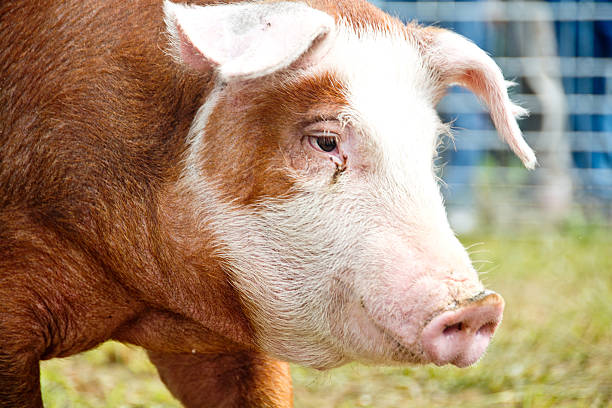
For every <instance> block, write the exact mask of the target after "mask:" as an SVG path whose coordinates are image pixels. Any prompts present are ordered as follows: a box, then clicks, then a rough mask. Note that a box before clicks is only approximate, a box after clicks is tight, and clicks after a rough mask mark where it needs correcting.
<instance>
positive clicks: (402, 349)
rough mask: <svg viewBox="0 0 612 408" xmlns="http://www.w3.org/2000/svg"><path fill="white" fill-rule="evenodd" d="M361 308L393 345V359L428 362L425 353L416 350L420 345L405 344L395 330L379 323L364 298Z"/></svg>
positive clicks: (405, 361) (420, 362) (406, 361)
mask: <svg viewBox="0 0 612 408" xmlns="http://www.w3.org/2000/svg"><path fill="white" fill-rule="evenodd" d="M360 308H361V310H362V312H363V315H364V316H366V318H367V319H368V321H369V322H370V324H371V325H372V326H373V327H374V328H376V330H377V331H378V332H379V333H380V334H381V336H382V337H383V338H384V339H385V341H386V342H387V344H388V345H389V346H391V347H390V348H391V350H392V352H391V359H392V360H393V361H395V362H398V363H412V364H426V363H428V362H429V361H427V359H426V356H425V354H424V353H423V352H422V351H421V350H419V351H415V349H417V350H418V349H420V347H418V346H417V347H415V346H416V345H415V344H412V345H407V344H405V343H404V342H403V341H402V340H401V339H400V338H399V336H398V335H397V334H395V333H394V332H393V330H391V329H388V328H387V327H385V326H384V325H382V324H381V323H379V322H378V321H377V320H376V319H375V318H374V317H373V316H372V314H371V313H370V312H369V311H368V308H367V307H366V304H365V302H364V301H363V299H362V300H361V301H360Z"/></svg>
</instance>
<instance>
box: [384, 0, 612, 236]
mask: <svg viewBox="0 0 612 408" xmlns="http://www.w3.org/2000/svg"><path fill="white" fill-rule="evenodd" d="M372 3H374V4H375V5H377V6H378V7H380V8H382V9H383V10H385V11H387V12H388V13H390V14H392V15H395V16H397V17H399V18H401V19H402V20H404V21H412V20H416V21H418V22H420V23H423V24H434V25H438V26H441V27H446V28H450V29H453V30H454V31H456V32H458V33H460V34H462V35H464V36H466V37H468V38H470V39H471V40H472V41H474V42H475V43H476V44H477V45H479V46H480V47H481V48H483V49H484V50H485V51H487V52H489V53H490V54H491V55H492V56H493V57H494V59H495V61H496V62H497V63H498V65H500V67H501V68H502V70H503V71H504V75H505V76H506V78H509V79H511V80H513V81H515V82H516V83H517V85H516V86H515V87H513V88H512V89H511V94H512V98H513V99H514V100H515V101H517V102H519V103H520V104H521V105H522V106H524V107H526V108H528V109H529V111H530V112H531V114H530V116H529V117H528V118H526V119H523V120H522V121H521V128H522V129H523V130H524V133H525V136H526V139H527V140H528V142H529V143H530V144H531V146H532V147H534V149H535V150H536V152H537V154H538V158H539V162H540V166H539V167H538V168H537V169H536V170H535V171H533V172H527V171H525V170H524V169H521V168H520V164H519V162H518V160H516V159H514V158H513V157H512V156H511V154H510V153H509V152H508V149H507V147H506V146H504V145H503V143H502V142H500V141H499V139H498V138H497V136H496V132H495V130H494V128H493V126H492V124H491V121H490V119H489V118H488V114H487V113H486V111H485V110H484V108H483V106H482V105H481V104H480V103H479V101H478V100H477V98H476V97H474V96H473V95H472V94H470V93H468V92H466V91H463V90H459V89H452V90H451V91H450V92H449V94H448V95H447V97H445V98H444V99H443V100H442V102H441V103H440V104H439V106H438V111H439V112H440V115H441V116H442V118H443V119H444V120H447V121H452V122H453V128H454V134H455V138H454V141H452V142H447V146H446V148H445V149H444V151H443V153H442V157H441V162H443V163H444V164H445V165H444V167H443V168H442V169H441V175H442V178H443V179H444V181H445V183H444V185H443V192H444V195H445V198H446V201H447V208H448V210H449V218H450V220H451V223H452V224H453V226H454V227H455V228H456V229H457V230H459V231H468V230H471V229H473V228H475V227H477V226H479V225H480V226H481V225H482V224H487V225H497V226H500V225H501V226H507V225H519V224H540V223H543V222H545V223H559V222H563V221H574V222H578V223H589V224H597V225H602V226H605V227H610V226H612V3H610V2H609V1H497V0H490V1H372Z"/></svg>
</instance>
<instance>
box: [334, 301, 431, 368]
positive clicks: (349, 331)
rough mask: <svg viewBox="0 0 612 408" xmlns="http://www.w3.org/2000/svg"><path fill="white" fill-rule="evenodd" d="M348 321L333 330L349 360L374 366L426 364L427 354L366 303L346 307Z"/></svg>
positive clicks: (345, 320) (354, 303)
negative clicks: (369, 310)
mask: <svg viewBox="0 0 612 408" xmlns="http://www.w3.org/2000/svg"><path fill="white" fill-rule="evenodd" d="M343 314H344V315H345V317H346V319H341V320H342V322H343V323H342V324H337V325H335V326H334V327H332V332H333V333H334V335H335V336H337V337H338V338H339V339H340V341H341V342H342V343H343V344H344V347H343V349H344V351H345V354H346V355H347V356H348V357H349V359H350V360H354V361H359V362H362V363H372V364H423V363H428V362H429V361H427V359H426V357H425V354H424V353H423V352H422V350H421V349H420V347H418V345H416V344H407V343H406V342H405V341H403V340H402V339H401V338H400V336H399V335H397V334H396V333H394V332H393V330H391V329H389V328H387V327H386V326H385V325H384V324H383V323H380V322H378V321H377V320H376V319H375V318H374V317H373V316H372V315H371V314H370V313H369V312H368V310H367V308H366V307H365V305H364V302H352V303H351V304H349V305H345V306H344V313H343Z"/></svg>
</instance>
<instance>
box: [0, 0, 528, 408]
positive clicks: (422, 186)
mask: <svg viewBox="0 0 612 408" xmlns="http://www.w3.org/2000/svg"><path fill="white" fill-rule="evenodd" d="M0 64H1V73H2V75H1V76H0V118H1V120H0V305H1V306H0V406H1V407H41V406H42V398H41V391H40V384H39V362H40V361H41V360H46V359H51V358H55V357H65V356H69V355H73V354H75V353H79V352H82V351H85V350H89V349H92V348H94V347H96V346H97V345H99V344H100V343H102V342H104V341H107V340H110V339H113V340H116V341H119V342H124V343H128V344H133V345H137V346H141V347H143V348H144V349H146V350H147V352H148V355H149V356H150V359H151V361H152V362H153V363H154V364H155V365H156V367H157V369H158V371H159V374H160V377H161V379H162V381H163V382H164V383H165V384H166V385H167V387H168V388H169V389H170V391H171V392H172V394H173V395H174V396H176V398H177V399H178V400H180V401H181V402H182V403H183V404H184V405H185V406H186V407H289V406H292V391H291V377H290V373H289V368H288V362H293V363H297V364H302V365H305V366H309V367H314V368H317V369H321V370H325V369H329V368H332V367H337V366H340V365H342V364H345V363H347V362H350V361H361V362H365V363H371V364H428V363H433V364H436V365H444V364H454V365H456V366H459V367H466V366H469V365H471V364H473V363H475V362H476V361H477V360H478V359H479V358H480V356H481V355H482V353H483V352H484V350H485V349H486V348H487V345H488V343H489V340H490V338H491V336H492V335H493V333H494V331H495V329H496V327H497V326H498V325H499V323H500V321H501V319H502V312H503V308H504V301H503V299H502V297H501V296H500V295H499V294H497V293H495V292H493V291H490V290H487V289H485V288H484V286H483V285H482V283H481V282H480V280H479V278H478V274H477V273H476V271H475V270H474V268H473V267H472V264H471V262H470V259H469V256H468V254H467V252H466V250H465V249H464V248H463V247H462V245H461V244H460V242H459V241H458V239H457V238H456V237H455V235H454V233H453V231H452V230H451V228H450V226H449V224H448V221H447V218H446V214H445V209H444V206H443V201H442V198H441V196H440V192H439V187H438V183H437V179H436V172H435V168H434V165H433V162H434V158H435V156H436V150H437V145H438V140H439V136H440V135H441V134H443V133H446V132H448V128H449V126H448V125H445V124H444V123H442V122H441V120H440V119H439V117H438V116H437V114H436V111H435V106H436V104H437V102H438V101H439V100H440V98H441V97H442V96H443V95H444V93H445V91H446V89H447V88H448V86H449V85H452V84H459V85H462V86H464V87H466V88H468V89H469V90H471V91H472V92H474V93H475V94H476V95H478V97H480V99H481V100H482V101H483V103H484V104H485V105H486V106H487V107H488V109H489V110H490V113H491V117H492V120H493V122H494V124H495V126H496V128H497V130H498V132H499V134H500V136H501V137H502V138H503V140H505V141H506V142H507V143H508V144H509V146H510V148H511V149H512V150H513V151H514V152H515V153H516V154H517V155H518V157H519V158H520V159H521V160H522V161H523V163H524V164H525V165H526V166H527V167H528V168H533V166H534V165H535V164H536V158H535V156H534V153H533V151H532V150H531V149H530V148H529V146H528V145H527V144H526V142H525V141H524V139H523V137H522V135H521V131H520V130H519V127H518V125H517V122H516V117H518V116H520V115H522V114H524V113H525V111H524V110H523V109H521V108H520V107H518V106H517V105H515V104H514V103H512V102H511V101H510V99H509V97H508V93H507V86H508V83H507V82H506V81H505V80H504V78H503V76H502V73H501V72H500V70H499V68H498V67H497V66H496V65H495V63H494V62H493V61H492V59H491V58H490V57H488V56H487V55H486V54H485V53H484V52H483V51H482V50H480V49H479V48H478V47H476V46H475V45H474V44H473V43H471V42H470V41H468V40H467V39H465V38H463V37H461V36H459V35H457V34H454V33H452V32H450V31H447V30H444V29H439V28H435V27H423V26H420V25H418V24H416V23H409V24H404V23H402V22H401V21H400V20H398V19H396V18H393V17H391V16H389V15H387V14H385V13H383V12H382V11H380V10H379V9H377V8H375V7H374V6H373V5H371V4H369V3H367V2H366V1H362V0H350V1H349V0H340V1H328V0H307V1H305V2H294V1H265V2H226V1H216V0H215V1H212V0H211V1H198V2H196V1H194V3H193V4H179V3H173V2H170V1H165V2H163V3H162V2H161V1H156V0H135V1H132V2H123V1H119V0H105V1H102V0H86V1H76V0H66V1H53V0H38V1H23V0H19V1H17V0H5V1H3V2H2V3H1V4H0Z"/></svg>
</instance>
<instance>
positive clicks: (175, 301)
mask: <svg viewBox="0 0 612 408" xmlns="http://www.w3.org/2000/svg"><path fill="white" fill-rule="evenodd" d="M177 190H178V188H175V187H172V186H171V187H168V188H165V189H164V190H163V191H162V192H161V193H160V197H159V200H158V202H159V203H160V204H159V208H158V214H157V222H158V224H159V225H157V226H153V228H150V229H151V230H157V232H155V231H152V232H151V235H152V239H151V242H153V244H152V246H153V249H152V251H153V252H154V257H155V259H156V260H157V265H156V267H154V268H151V270H149V271H143V274H144V276H143V277H142V285H141V287H142V292H143V293H142V297H143V298H145V299H146V303H148V306H149V307H148V308H146V311H145V312H143V313H141V315H140V317H139V318H138V319H137V320H136V321H132V322H131V324H130V326H129V330H127V331H125V332H120V333H118V335H117V336H115V337H116V338H117V339H118V340H122V341H127V342H131V343H136V344H139V345H141V346H143V347H145V348H147V349H149V350H153V351H162V352H168V351H172V352H224V351H228V350H236V349H241V348H252V347H254V340H253V332H252V328H251V326H250V323H249V320H248V318H247V315H246V313H245V310H244V308H243V305H242V304H241V302H240V299H239V296H238V293H237V292H236V290H235V289H234V288H233V286H232V285H231V284H230V282H229V280H228V278H227V276H226V274H225V273H224V271H223V269H222V267H221V264H220V260H219V259H218V258H216V257H215V255H214V252H213V241H212V234H211V232H210V231H209V230H207V227H206V225H202V223H198V222H196V220H195V219H194V216H193V214H192V213H191V212H190V211H189V210H188V209H190V208H192V205H190V201H191V202H193V200H192V197H189V194H190V193H189V192H185V191H184V190H181V191H180V192H179V191H177ZM169 327H171V328H172V329H171V331H172V333H168V332H169V330H168V328H169ZM156 333H163V338H157V337H159V335H157V337H156Z"/></svg>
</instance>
